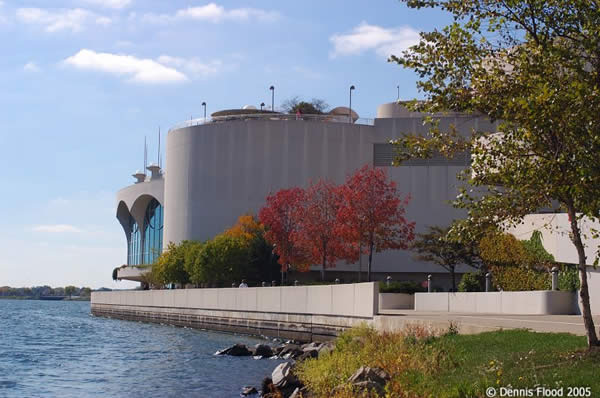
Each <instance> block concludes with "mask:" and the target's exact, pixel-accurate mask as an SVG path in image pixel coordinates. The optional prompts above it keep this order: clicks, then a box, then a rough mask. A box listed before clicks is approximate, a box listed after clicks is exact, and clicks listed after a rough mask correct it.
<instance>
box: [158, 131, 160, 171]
mask: <svg viewBox="0 0 600 398" xmlns="http://www.w3.org/2000/svg"><path fill="white" fill-rule="evenodd" d="M158 167H160V126H158Z"/></svg>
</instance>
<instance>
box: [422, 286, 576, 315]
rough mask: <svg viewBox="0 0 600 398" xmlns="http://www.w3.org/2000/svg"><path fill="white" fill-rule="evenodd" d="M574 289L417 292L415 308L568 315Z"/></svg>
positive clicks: (573, 298) (463, 311) (572, 306)
mask: <svg viewBox="0 0 600 398" xmlns="http://www.w3.org/2000/svg"><path fill="white" fill-rule="evenodd" d="M575 302H576V295H575V293H574V292H562V291H560V292H559V291H531V292H488V293H483V292H482V293H479V292H473V293H416V294H415V310H417V311H441V312H453V313H480V314H481V313H486V314H515V315H568V314H574V313H575V310H574V309H575Z"/></svg>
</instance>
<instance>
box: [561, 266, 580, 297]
mask: <svg viewBox="0 0 600 398" xmlns="http://www.w3.org/2000/svg"><path fill="white" fill-rule="evenodd" d="M579 287H580V284H579V274H578V273H577V267H574V266H572V265H567V264H563V265H561V270H560V273H559V274H558V289H559V290H564V291H570V292H574V291H576V290H578V289H579Z"/></svg>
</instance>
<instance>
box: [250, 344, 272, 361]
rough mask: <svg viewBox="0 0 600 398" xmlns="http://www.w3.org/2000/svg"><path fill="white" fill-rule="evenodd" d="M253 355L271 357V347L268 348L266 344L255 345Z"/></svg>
mask: <svg viewBox="0 0 600 398" xmlns="http://www.w3.org/2000/svg"><path fill="white" fill-rule="evenodd" d="M254 355H256V356H259V355H260V356H261V357H266V358H269V357H272V356H273V349H272V348H271V346H268V345H266V344H257V345H256V346H255V347H254Z"/></svg>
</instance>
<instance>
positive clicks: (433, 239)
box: [411, 226, 483, 292]
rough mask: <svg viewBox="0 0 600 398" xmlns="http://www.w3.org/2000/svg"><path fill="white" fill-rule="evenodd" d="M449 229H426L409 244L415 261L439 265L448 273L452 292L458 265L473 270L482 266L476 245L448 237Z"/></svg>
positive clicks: (436, 227) (435, 227)
mask: <svg viewBox="0 0 600 398" xmlns="http://www.w3.org/2000/svg"><path fill="white" fill-rule="evenodd" d="M449 229H450V227H447V228H442V227H438V226H432V227H428V230H427V232H424V233H420V234H417V236H416V238H415V240H414V242H413V243H412V244H411V250H413V251H414V252H415V253H416V256H415V257H416V259H417V260H421V261H428V262H432V263H434V264H437V265H439V266H440V267H442V268H444V269H445V270H446V271H448V272H450V277H451V278H452V291H454V292H455V291H456V267H457V266H458V265H460V264H465V265H469V266H471V267H473V268H480V267H481V266H482V264H483V263H482V261H481V257H480V256H479V248H478V245H477V243H476V242H475V243H471V244H468V243H463V242H460V241H458V240H456V239H452V237H450V236H448V232H449Z"/></svg>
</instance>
